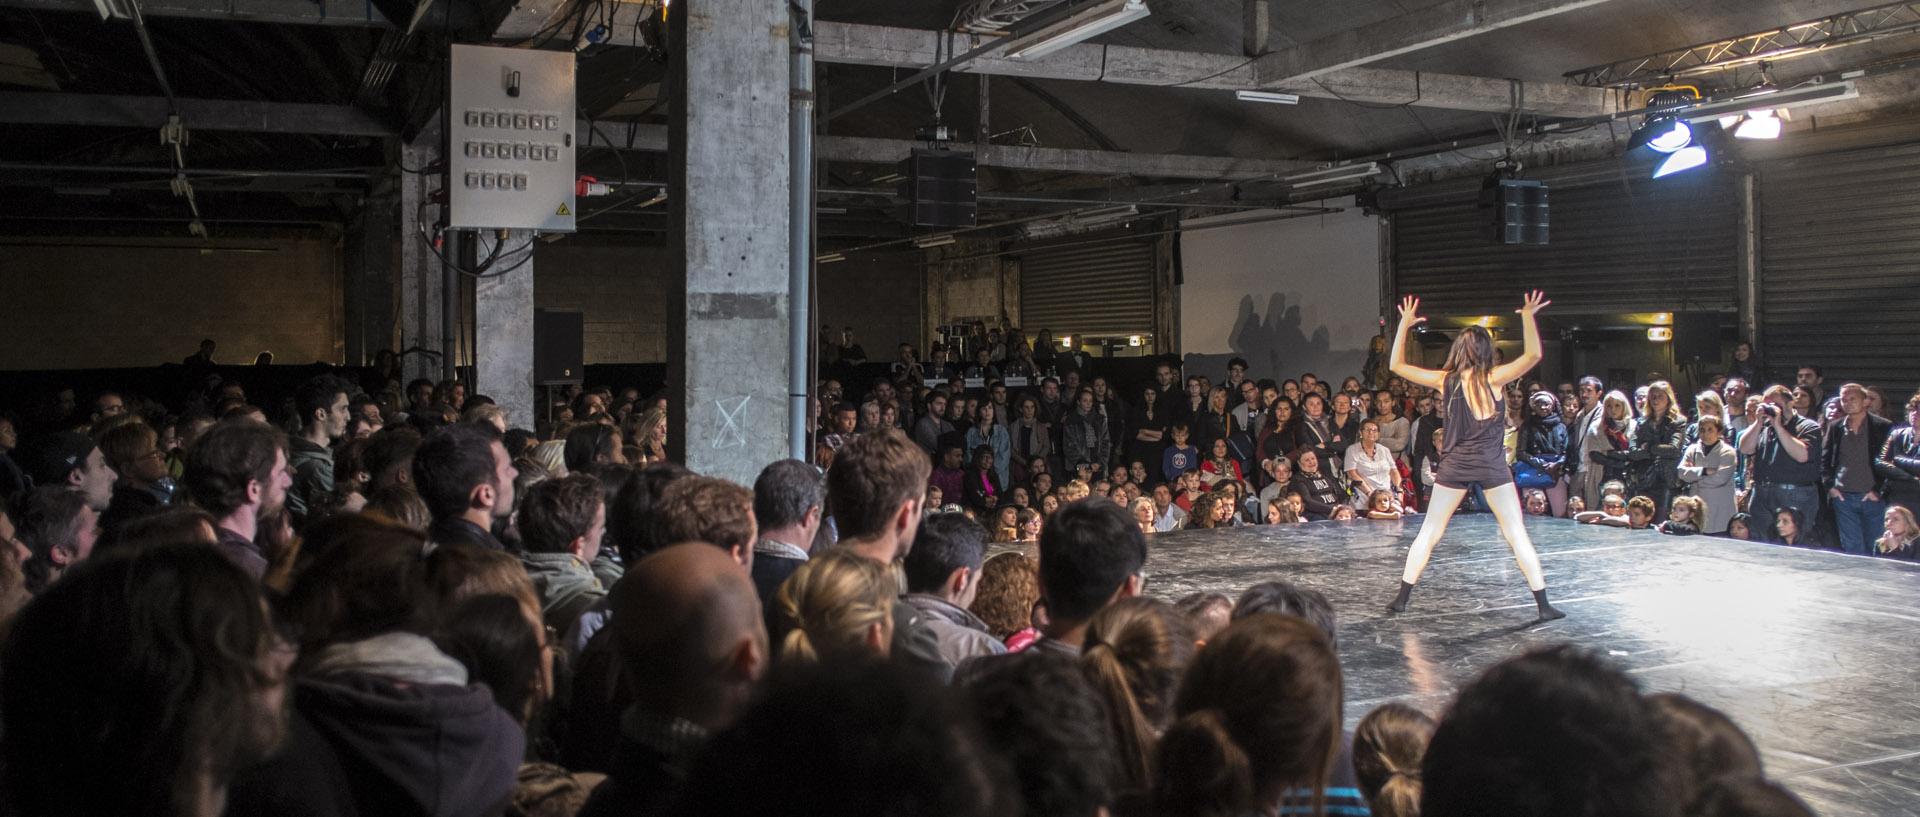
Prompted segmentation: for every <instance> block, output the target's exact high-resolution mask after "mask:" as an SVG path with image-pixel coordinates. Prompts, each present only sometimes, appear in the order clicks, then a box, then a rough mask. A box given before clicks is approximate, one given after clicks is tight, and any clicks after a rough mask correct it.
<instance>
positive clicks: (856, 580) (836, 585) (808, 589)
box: [774, 551, 899, 661]
mask: <svg viewBox="0 0 1920 817" xmlns="http://www.w3.org/2000/svg"><path fill="white" fill-rule="evenodd" d="M898 593H899V585H898V583H897V582H896V581H895V580H894V578H893V574H892V573H891V572H889V571H888V570H887V568H886V566H885V565H882V564H880V563H879V562H876V561H874V560H872V559H868V558H866V557H863V556H858V555H855V554H853V553H849V552H845V551H834V552H830V553H827V554H825V555H822V556H816V557H814V558H813V559H812V560H810V561H808V562H807V563H806V564H804V565H801V566H800V569H799V570H796V571H794V573H793V575H792V576H789V577H787V580H786V581H785V582H783V583H781V585H780V590H779V592H778V593H775V594H774V612H775V615H774V622H775V624H776V625H777V626H778V629H779V630H780V631H781V633H783V634H782V635H779V641H778V642H777V643H778V644H779V645H780V651H779V654H778V656H779V659H780V660H782V661H819V660H821V659H822V658H823V657H829V656H836V655H857V654H860V653H863V652H865V653H873V654H877V655H880V656H883V657H884V656H885V655H886V654H887V644H888V642H890V641H891V640H892V638H893V603H894V597H895V596H896V595H898Z"/></svg>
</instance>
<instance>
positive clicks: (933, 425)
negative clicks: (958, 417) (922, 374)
mask: <svg viewBox="0 0 1920 817" xmlns="http://www.w3.org/2000/svg"><path fill="white" fill-rule="evenodd" d="M946 415H947V396H946V395H945V394H942V393H940V392H937V391H936V392H931V393H929V394H928V395H927V405H926V413H924V414H921V415H920V419H919V420H918V421H917V422H915V423H914V424H913V441H914V442H916V443H918V444H919V445H920V448H921V449H923V450H925V451H926V452H927V455H928V456H932V455H933V452H935V451H937V450H939V448H940V438H941V437H945V436H947V435H948V434H952V433H953V424H952V423H949V422H947V418H946Z"/></svg>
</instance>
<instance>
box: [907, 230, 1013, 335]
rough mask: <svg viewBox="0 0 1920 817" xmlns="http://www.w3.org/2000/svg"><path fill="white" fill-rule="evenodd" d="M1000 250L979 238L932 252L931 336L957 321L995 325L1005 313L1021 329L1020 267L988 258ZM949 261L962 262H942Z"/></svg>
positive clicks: (929, 273)
mask: <svg viewBox="0 0 1920 817" xmlns="http://www.w3.org/2000/svg"><path fill="white" fill-rule="evenodd" d="M999 250H1000V244H999V242H997V241H993V240H988V239H976V240H963V241H960V242H957V243H955V244H951V245H948V246H945V247H940V248H938V249H935V250H933V251H932V254H931V255H930V256H929V260H930V262H931V263H929V264H928V265H927V277H926V280H927V284H926V286H927V297H926V314H927V317H926V327H927V331H928V332H929V333H931V332H932V331H933V327H936V326H940V325H942V324H950V323H953V322H954V321H957V320H975V319H988V320H987V323H988V324H989V325H992V324H993V322H994V320H997V319H998V317H999V315H1000V313H1001V312H1002V311H1004V312H1006V313H1007V317H1008V318H1009V319H1010V320H1012V321H1013V324H1014V326H1020V277H1019V270H1020V265H1019V263H1018V262H1017V261H1015V260H1014V259H1013V258H1012V257H1011V256H1005V255H986V254H988V253H997V252H999ZM978 256H986V257H978ZM946 258H954V259H960V260H955V261H944V260H941V259H946ZM922 351H923V352H924V351H925V347H922Z"/></svg>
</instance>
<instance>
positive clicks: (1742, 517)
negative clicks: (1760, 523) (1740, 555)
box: [1727, 513, 1753, 542]
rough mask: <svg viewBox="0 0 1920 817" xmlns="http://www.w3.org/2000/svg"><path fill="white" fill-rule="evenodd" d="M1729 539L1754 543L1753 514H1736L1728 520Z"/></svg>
mask: <svg viewBox="0 0 1920 817" xmlns="http://www.w3.org/2000/svg"><path fill="white" fill-rule="evenodd" d="M1727 538H1728V539H1738V540H1740V541H1742V542H1748V541H1752V540H1753V516H1752V515H1751V514H1745V513H1736V514H1734V515H1733V517H1732V518H1730V519H1728V520H1727Z"/></svg>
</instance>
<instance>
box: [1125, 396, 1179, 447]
mask: <svg viewBox="0 0 1920 817" xmlns="http://www.w3.org/2000/svg"><path fill="white" fill-rule="evenodd" d="M1168 425H1170V423H1168V422H1167V411H1166V409H1164V408H1162V407H1161V406H1160V391H1159V390H1158V389H1155V388H1154V387H1152V386H1148V387H1147V388H1145V389H1142V390H1141V392H1140V402H1139V403H1137V404H1135V405H1134V407H1133V409H1132V410H1131V411H1129V412H1128V413H1127V423H1126V430H1125V431H1124V432H1122V433H1123V435H1124V439H1125V440H1126V451H1125V457H1126V460H1127V461H1128V462H1143V463H1157V462H1160V461H1161V457H1162V456H1163V452H1165V451H1166V449H1167V443H1166V436H1167V427H1168Z"/></svg>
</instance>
